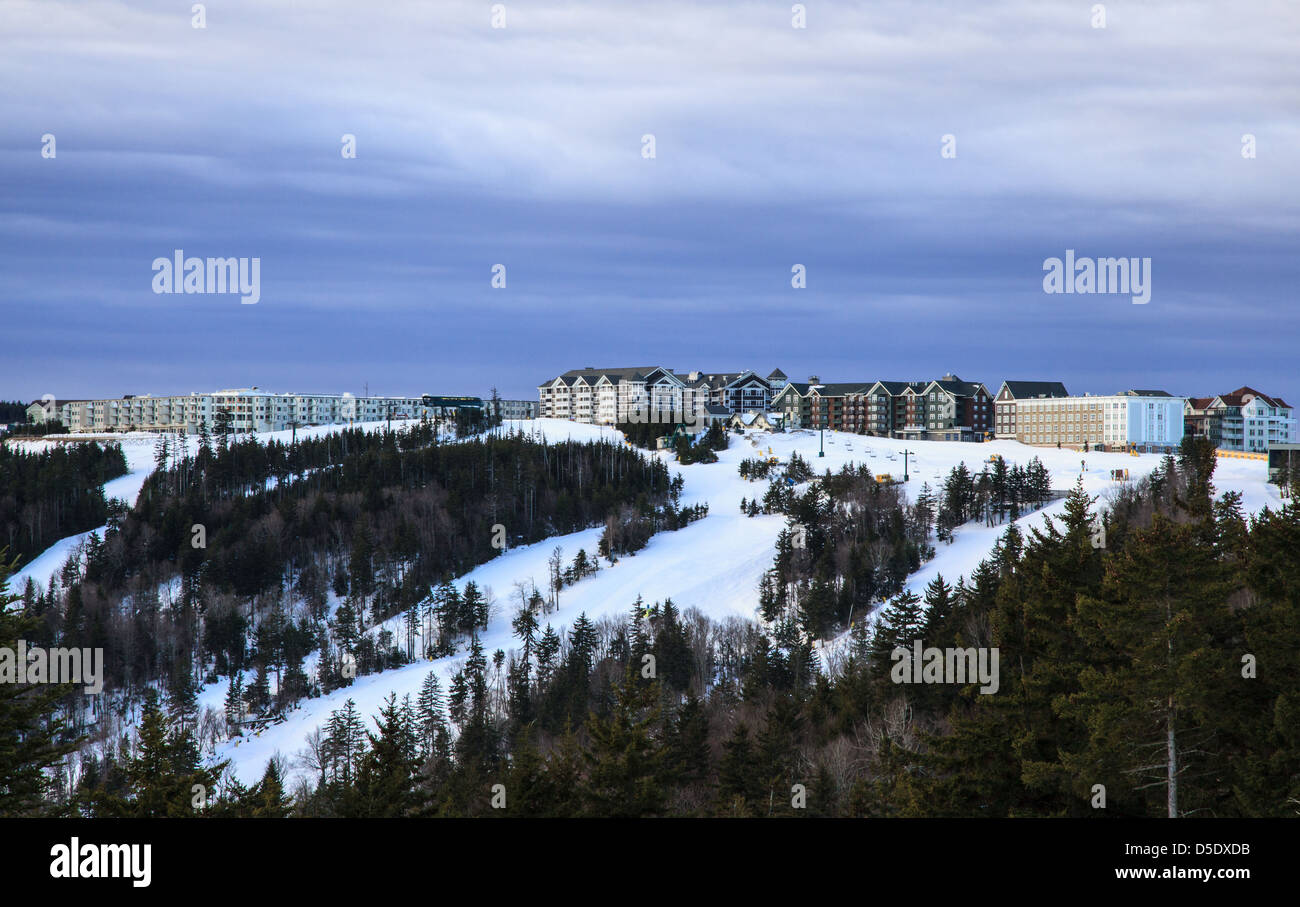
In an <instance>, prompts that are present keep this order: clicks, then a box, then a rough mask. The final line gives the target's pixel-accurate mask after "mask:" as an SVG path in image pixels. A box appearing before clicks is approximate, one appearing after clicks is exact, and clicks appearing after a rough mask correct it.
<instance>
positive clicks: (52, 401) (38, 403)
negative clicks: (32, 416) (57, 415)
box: [27, 400, 89, 409]
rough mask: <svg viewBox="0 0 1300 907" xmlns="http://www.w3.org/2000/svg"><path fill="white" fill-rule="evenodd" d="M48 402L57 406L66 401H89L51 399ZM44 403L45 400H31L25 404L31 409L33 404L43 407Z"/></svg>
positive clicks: (84, 401) (81, 401)
mask: <svg viewBox="0 0 1300 907" xmlns="http://www.w3.org/2000/svg"><path fill="white" fill-rule="evenodd" d="M49 402H50V403H52V404H53V405H54V406H56V407H57V406H63V405H64V404H67V403H88V402H89V401H88V400H51V401H49ZM45 404H46V401H45V400H33V401H32V402H31V403H29V404H27V408H28V409H31V408H32V407H33V406H41V407H43V406H45Z"/></svg>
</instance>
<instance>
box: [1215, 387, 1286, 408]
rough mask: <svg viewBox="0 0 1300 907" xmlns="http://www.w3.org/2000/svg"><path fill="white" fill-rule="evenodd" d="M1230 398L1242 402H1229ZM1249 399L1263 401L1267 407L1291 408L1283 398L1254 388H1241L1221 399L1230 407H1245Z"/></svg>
mask: <svg viewBox="0 0 1300 907" xmlns="http://www.w3.org/2000/svg"><path fill="white" fill-rule="evenodd" d="M1229 397H1233V398H1237V399H1239V400H1240V401H1241V402H1240V403H1235V402H1229V401H1228V398H1229ZM1248 397H1254V398H1256V399H1259V400H1263V401H1264V405H1265V406H1289V404H1288V403H1286V401H1284V400H1282V399H1281V398H1279V397H1270V396H1269V395H1268V394H1263V393H1260V392H1259V391H1257V390H1255V389H1254V388H1253V387H1239V388H1237V389H1236V390H1235V391H1232V392H1231V393H1228V394H1223V395H1222V397H1220V399H1222V400H1223V401H1224V402H1225V403H1227V405H1228V406H1243V405H1245V404H1246V403H1247V402H1249V400H1248V399H1247V398H1248Z"/></svg>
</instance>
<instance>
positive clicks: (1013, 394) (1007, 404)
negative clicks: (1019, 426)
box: [993, 381, 1070, 438]
mask: <svg viewBox="0 0 1300 907" xmlns="http://www.w3.org/2000/svg"><path fill="white" fill-rule="evenodd" d="M1068 396H1070V394H1069V392H1068V391H1067V390H1066V389H1065V385H1064V384H1062V383H1061V382H1060V381H1003V382H1002V387H1000V388H998V393H997V396H996V397H994V399H993V405H994V414H995V415H994V422H993V434H994V435H996V436H997V437H999V438H1014V437H1016V436H1017V435H1016V404H1017V403H1018V402H1019V401H1021V400H1029V399H1042V398H1054V397H1068Z"/></svg>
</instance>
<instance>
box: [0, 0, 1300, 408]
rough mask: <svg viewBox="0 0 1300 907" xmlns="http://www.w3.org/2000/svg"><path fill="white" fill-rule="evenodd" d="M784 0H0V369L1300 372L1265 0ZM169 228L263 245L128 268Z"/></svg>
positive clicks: (151, 382)
mask: <svg viewBox="0 0 1300 907" xmlns="http://www.w3.org/2000/svg"><path fill="white" fill-rule="evenodd" d="M791 5H792V4H791V3H789V2H744V3H730V2H723V0H712V2H708V3H698V2H683V3H678V2H674V0H655V2H628V0H621V2H613V0H606V2H599V3H598V2H590V3H585V2H548V0H527V2H523V0H514V2H512V0H505V2H504V4H503V7H504V15H505V27H504V28H494V27H493V22H492V20H493V4H492V3H490V2H488V0H475V2H458V0H430V2H419V3H416V2H400V0H371V2H364V3H363V2H361V0H346V2H344V0H313V2H310V3H291V2H285V0H213V2H209V3H207V4H206V11H205V12H206V22H205V25H206V27H204V28H195V27H194V16H195V14H194V13H193V12H192V11H191V3H189V2H176V0H169V2H162V0H157V2H155V0H129V2H84V0H82V2H64V0H0V98H2V99H3V102H2V103H3V106H2V107H0V112H2V113H3V116H0V306H3V309H2V310H0V398H23V399H36V398H39V397H40V396H41V395H42V394H45V393H52V394H54V395H56V396H58V397H74V396H89V395H95V396H101V395H102V396H109V395H120V394H124V393H147V392H153V393H187V392H190V391H205V390H212V389H215V388H219V387H233V386H247V385H253V384H256V385H259V386H261V387H263V388H267V389H272V390H282V391H293V390H296V391H302V392H308V391H311V392H341V391H345V390H347V391H353V392H360V391H362V390H364V389H365V387H366V386H367V385H368V387H369V390H370V392H371V393H393V394H399V393H401V394H404V393H419V392H430V393H475V394H478V393H486V392H487V391H488V389H489V388H490V387H491V386H493V385H496V386H497V387H498V388H499V389H500V390H501V392H502V394H503V395H504V396H507V397H523V396H526V397H534V396H535V393H536V391H535V387H536V385H537V384H538V383H539V382H540V381H542V380H544V379H545V378H548V377H550V376H553V375H554V374H556V373H558V372H560V371H563V370H565V369H568V368H573V367H580V366H588V365H590V366H612V365H627V364H662V365H666V366H668V367H671V368H676V369H679V370H688V369H693V368H700V369H705V370H718V371H721V370H735V369H741V368H753V369H755V370H759V371H761V372H762V373H766V372H767V371H768V370H770V369H771V368H773V367H776V366H779V367H781V368H782V369H783V370H785V371H786V372H787V373H788V374H789V375H790V376H791V377H792V378H795V379H801V378H803V377H805V376H806V375H808V374H810V373H816V374H818V375H820V376H821V377H822V378H823V379H825V380H859V379H875V378H893V379H912V380H915V379H923V378H932V377H938V376H939V375H941V374H943V373H945V372H955V373H957V374H959V375H960V376H962V377H963V378H967V379H969V380H980V381H983V382H985V383H986V384H988V385H990V386H991V387H996V385H997V384H998V383H1000V382H1001V381H1002V380H1003V379H1004V378H1021V379H1060V380H1064V381H1065V382H1066V384H1067V386H1068V387H1069V388H1070V389H1071V390H1072V391H1076V392H1084V391H1089V392H1106V393H1109V392H1113V391H1115V390H1118V389H1121V388H1125V387H1134V386H1137V387H1160V388H1165V389H1167V390H1170V391H1171V392H1174V393H1181V394H1189V395H1201V394H1213V393H1217V392H1224V391H1227V390H1230V389H1232V388H1236V387H1238V386H1240V385H1242V384H1250V385H1252V386H1255V387H1257V388H1259V389H1260V390H1263V391H1265V392H1272V393H1277V394H1282V395H1284V396H1287V397H1289V398H1293V399H1292V400H1291V402H1294V403H1300V375H1298V372H1300V369H1298V367H1297V364H1298V362H1300V354H1298V352H1297V346H1298V343H1297V341H1300V307H1298V306H1297V302H1296V288H1297V286H1300V256H1297V249H1298V248H1300V242H1298V241H1300V204H1298V196H1300V163H1298V162H1300V53H1297V52H1296V48H1297V47H1300V6H1298V5H1297V4H1296V3H1294V2H1293V0H1276V2H1270V0H1238V2H1232V3H1229V2H1216V3H1211V2H1192V0H1177V2H1167V3H1166V2H1159V0H1142V2H1140V3H1139V2H1135V0H1126V2H1110V3H1106V4H1105V27H1104V28H1095V27H1093V26H1094V22H1095V21H1096V13H1095V12H1094V6H1095V5H1094V4H1093V3H1088V2H1075V0H1059V2H1058V0H1006V2H979V3H974V2H970V0H933V2H923V0H911V2H906V0H900V2H889V0H883V2H870V3H846V2H818V0H812V2H808V3H806V7H807V11H806V25H807V27H806V28H794V27H792V22H791V20H792V12H791ZM345 134H349V135H353V136H355V139H356V156H355V158H345V157H344V156H343V154H342V153H341V149H342V137H343V136H344V135H345ZM1247 134H1249V135H1252V136H1254V137H1255V138H1254V142H1255V150H1256V155H1255V156H1254V157H1253V158H1252V157H1246V156H1244V155H1243V153H1242V149H1243V136H1245V135H1247ZM46 135H52V136H54V148H55V154H54V156H53V157H48V156H43V155H42V149H43V148H44V147H48V144H49V143H48V140H44V141H43V139H42V137H43V136H46ZM647 135H652V136H653V137H654V157H653V158H647V157H646V156H645V155H644V153H643V150H644V147H645V146H644V142H643V137H644V136H647ZM944 136H953V137H954V139H955V148H956V156H955V157H952V156H949V157H945V156H944V155H943V154H942V153H941V151H942V149H943V137H944ZM176 249H183V250H184V253H185V255H186V256H198V257H227V256H236V257H249V258H252V257H257V258H260V260H261V299H260V301H259V302H258V303H257V304H256V305H241V304H240V300H239V298H238V297H237V296H234V295H223V294H215V293H213V294H206V295H199V294H190V295H184V294H182V295H165V294H164V295H160V294H155V293H154V292H153V290H152V281H153V276H154V275H153V271H152V262H153V261H154V259H155V258H159V257H168V258H170V257H171V256H172V255H173V253H174V250H176ZM1067 249H1073V250H1075V253H1076V255H1078V256H1081V257H1082V256H1089V257H1110V256H1123V257H1137V258H1150V259H1151V262H1152V264H1151V268H1152V294H1151V300H1150V302H1149V303H1148V304H1146V305H1134V304H1133V303H1132V302H1131V300H1130V297H1129V296H1121V295H1048V294H1045V293H1044V292H1043V262H1044V260H1045V259H1047V258H1050V257H1063V256H1064V254H1065V250H1067ZM496 264H503V265H505V267H506V286H505V288H503V289H498V288H493V287H492V286H491V279H492V268H493V265H496ZM795 264H802V265H804V266H805V267H806V269H807V286H806V288H803V289H795V288H793V287H792V286H791V268H792V266H793V265H795Z"/></svg>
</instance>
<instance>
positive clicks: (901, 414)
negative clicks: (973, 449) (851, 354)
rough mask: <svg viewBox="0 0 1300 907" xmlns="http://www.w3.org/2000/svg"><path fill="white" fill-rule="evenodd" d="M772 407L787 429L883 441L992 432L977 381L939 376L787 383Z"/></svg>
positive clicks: (967, 437)
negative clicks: (826, 431) (849, 434)
mask: <svg viewBox="0 0 1300 907" xmlns="http://www.w3.org/2000/svg"><path fill="white" fill-rule="evenodd" d="M772 409H773V411H774V412H776V413H777V414H779V415H780V417H781V421H782V422H783V423H784V424H785V425H787V426H788V427H791V428H800V427H803V428H826V429H831V430H833V431H846V432H855V433H858V434H868V435H876V436H879V437H886V438H913V439H916V440H931V441H974V440H983V439H984V438H985V437H986V436H987V434H988V433H989V432H990V431H991V430H992V425H993V402H992V397H991V396H990V394H989V392H988V389H987V388H986V387H985V386H984V385H983V384H980V383H979V382H977V381H963V380H962V379H961V378H958V377H957V376H956V375H944V376H943V377H942V378H939V379H937V380H934V381H841V382H834V383H823V382H822V381H821V379H820V378H818V377H817V376H816V375H812V376H810V377H809V378H808V381H807V382H791V383H788V384H787V385H786V386H785V387H784V388H783V389H782V390H781V392H780V393H779V394H777V395H776V397H775V398H774V399H773V401H772Z"/></svg>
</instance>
